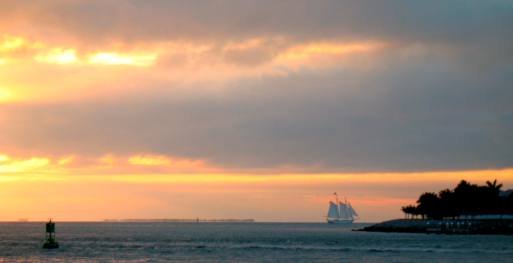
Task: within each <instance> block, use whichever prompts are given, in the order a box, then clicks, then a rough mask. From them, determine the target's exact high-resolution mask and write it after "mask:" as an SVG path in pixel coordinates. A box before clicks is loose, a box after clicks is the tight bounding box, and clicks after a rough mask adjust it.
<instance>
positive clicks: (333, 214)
mask: <svg viewBox="0 0 513 263" xmlns="http://www.w3.org/2000/svg"><path fill="white" fill-rule="evenodd" d="M339 216H340V214H339V211H338V207H337V205H336V204H335V203H333V202H331V201H330V207H329V210H328V218H338V217H339Z"/></svg>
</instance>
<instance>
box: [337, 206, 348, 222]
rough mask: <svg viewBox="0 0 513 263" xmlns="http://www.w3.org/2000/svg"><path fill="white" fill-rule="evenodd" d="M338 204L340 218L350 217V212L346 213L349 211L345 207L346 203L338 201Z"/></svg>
mask: <svg viewBox="0 0 513 263" xmlns="http://www.w3.org/2000/svg"><path fill="white" fill-rule="evenodd" d="M338 206H339V207H340V218H342V219H347V218H349V217H350V214H349V213H348V212H349V211H348V209H347V205H346V204H344V203H342V202H340V203H339V204H338Z"/></svg>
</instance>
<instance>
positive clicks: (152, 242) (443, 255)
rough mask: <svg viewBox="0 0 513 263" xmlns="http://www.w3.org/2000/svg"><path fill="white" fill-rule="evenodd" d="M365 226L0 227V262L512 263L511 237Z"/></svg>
mask: <svg viewBox="0 0 513 263" xmlns="http://www.w3.org/2000/svg"><path fill="white" fill-rule="evenodd" d="M363 226H365V224H353V225H350V226H338V225H328V224H321V223H319V224H316V223H311V224H300V223H62V222H61V223H59V222H57V240H58V241H59V243H60V245H61V248H59V249H57V250H43V249H42V248H41V245H42V243H43V240H44V224H43V223H0V262H513V236H500V235H497V236H480V235H436V234H430V235H427V234H399V233H397V234H396V233H366V232H354V231H352V229H355V228H361V227H363Z"/></svg>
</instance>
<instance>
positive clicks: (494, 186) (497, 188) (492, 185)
mask: <svg viewBox="0 0 513 263" xmlns="http://www.w3.org/2000/svg"><path fill="white" fill-rule="evenodd" d="M486 185H487V186H488V188H490V189H493V190H494V191H496V192H499V191H500V190H501V187H502V184H497V179H495V180H493V182H490V181H486Z"/></svg>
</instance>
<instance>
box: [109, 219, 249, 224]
mask: <svg viewBox="0 0 513 263" xmlns="http://www.w3.org/2000/svg"><path fill="white" fill-rule="evenodd" d="M103 221H104V222H136V223H147V222H151V223H156V222H174V223H198V222H201V223H253V222H255V220H254V219H201V218H195V219H176V218H161V219H104V220H103Z"/></svg>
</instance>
